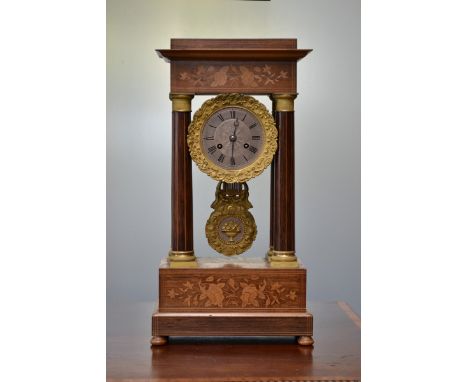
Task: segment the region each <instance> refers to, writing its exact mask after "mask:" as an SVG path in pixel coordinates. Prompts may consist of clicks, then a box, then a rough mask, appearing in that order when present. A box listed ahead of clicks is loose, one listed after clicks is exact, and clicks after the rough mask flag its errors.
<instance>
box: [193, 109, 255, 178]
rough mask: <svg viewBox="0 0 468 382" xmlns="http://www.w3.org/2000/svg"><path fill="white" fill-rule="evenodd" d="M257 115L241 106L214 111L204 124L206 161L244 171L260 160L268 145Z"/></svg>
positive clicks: (203, 142) (202, 141)
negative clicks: (265, 143)
mask: <svg viewBox="0 0 468 382" xmlns="http://www.w3.org/2000/svg"><path fill="white" fill-rule="evenodd" d="M263 141H264V129H263V126H262V123H261V122H260V120H259V119H258V118H257V116H256V115H255V114H254V113H252V112H251V111H249V110H247V109H244V108H240V107H226V108H223V109H220V110H217V111H216V112H214V113H213V114H212V115H211V116H210V117H209V118H208V120H207V121H206V122H205V124H204V125H203V129H202V134H201V144H202V146H203V151H204V152H205V156H206V158H207V159H208V160H209V161H210V162H212V163H213V164H214V165H216V166H219V167H222V168H223V169H226V170H241V169H243V168H245V167H247V166H249V165H250V164H252V163H253V162H255V161H256V160H257V158H258V157H259V155H260V154H261V152H262V149H263V144H264V142H263Z"/></svg>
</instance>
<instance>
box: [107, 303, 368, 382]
mask: <svg viewBox="0 0 468 382" xmlns="http://www.w3.org/2000/svg"><path fill="white" fill-rule="evenodd" d="M309 309H310V311H311V312H312V313H313V315H314V340H315V347H314V348H313V349H312V348H310V347H305V346H304V347H302V346H298V345H297V344H296V343H295V341H294V338H289V337H286V338H282V337H275V338H268V337H261V338H260V337H255V338H248V337H245V338H242V337H241V338H226V337H223V338H216V337H214V338H171V339H170V343H169V344H168V345H166V346H162V347H157V348H151V347H150V342H149V341H150V338H151V314H152V312H153V310H154V303H139V304H128V305H112V304H110V305H109V306H108V309H107V380H108V381H122V380H125V381H127V382H130V381H162V382H182V381H196V382H201V381H203V382H205V381H208V382H218V381H227V382H235V381H236V382H237V381H239V382H240V381H242V382H247V381H249V382H250V381H256V382H257V381H258V382H267V381H268V382H273V381H275V382H276V381H278V382H279V381H291V382H292V381H322V382H324V381H352V382H354V381H359V380H360V369H361V365H360V362H361V361H360V353H361V345H360V320H359V317H358V316H356V314H354V313H353V311H352V310H351V309H350V308H349V306H348V305H347V304H346V303H344V302H315V303H311V304H310V305H309Z"/></svg>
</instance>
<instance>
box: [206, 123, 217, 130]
mask: <svg viewBox="0 0 468 382" xmlns="http://www.w3.org/2000/svg"><path fill="white" fill-rule="evenodd" d="M208 126H210V127H212V128H213V129H216V128H217V127H218V126H213V125H210V124H208Z"/></svg>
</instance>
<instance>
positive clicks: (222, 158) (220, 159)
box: [218, 154, 224, 163]
mask: <svg viewBox="0 0 468 382" xmlns="http://www.w3.org/2000/svg"><path fill="white" fill-rule="evenodd" d="M218 162H221V163H223V162H224V154H221V155H220V156H219V158H218Z"/></svg>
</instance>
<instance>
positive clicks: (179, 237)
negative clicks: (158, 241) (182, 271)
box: [171, 111, 193, 251]
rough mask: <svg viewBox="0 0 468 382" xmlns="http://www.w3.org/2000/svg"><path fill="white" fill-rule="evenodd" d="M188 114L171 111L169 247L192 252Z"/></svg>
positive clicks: (189, 119) (189, 118)
mask: <svg viewBox="0 0 468 382" xmlns="http://www.w3.org/2000/svg"><path fill="white" fill-rule="evenodd" d="M190 121H191V113H190V112H189V111H187V112H180V111H173V112H172V193H171V195H172V199H171V200H172V202H171V207H172V209H171V225H172V230H171V233H172V235H171V249H172V250H173V251H193V206H192V203H193V198H192V158H191V157H190V152H189V149H188V146H187V139H186V137H187V131H188V126H189V125H190Z"/></svg>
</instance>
